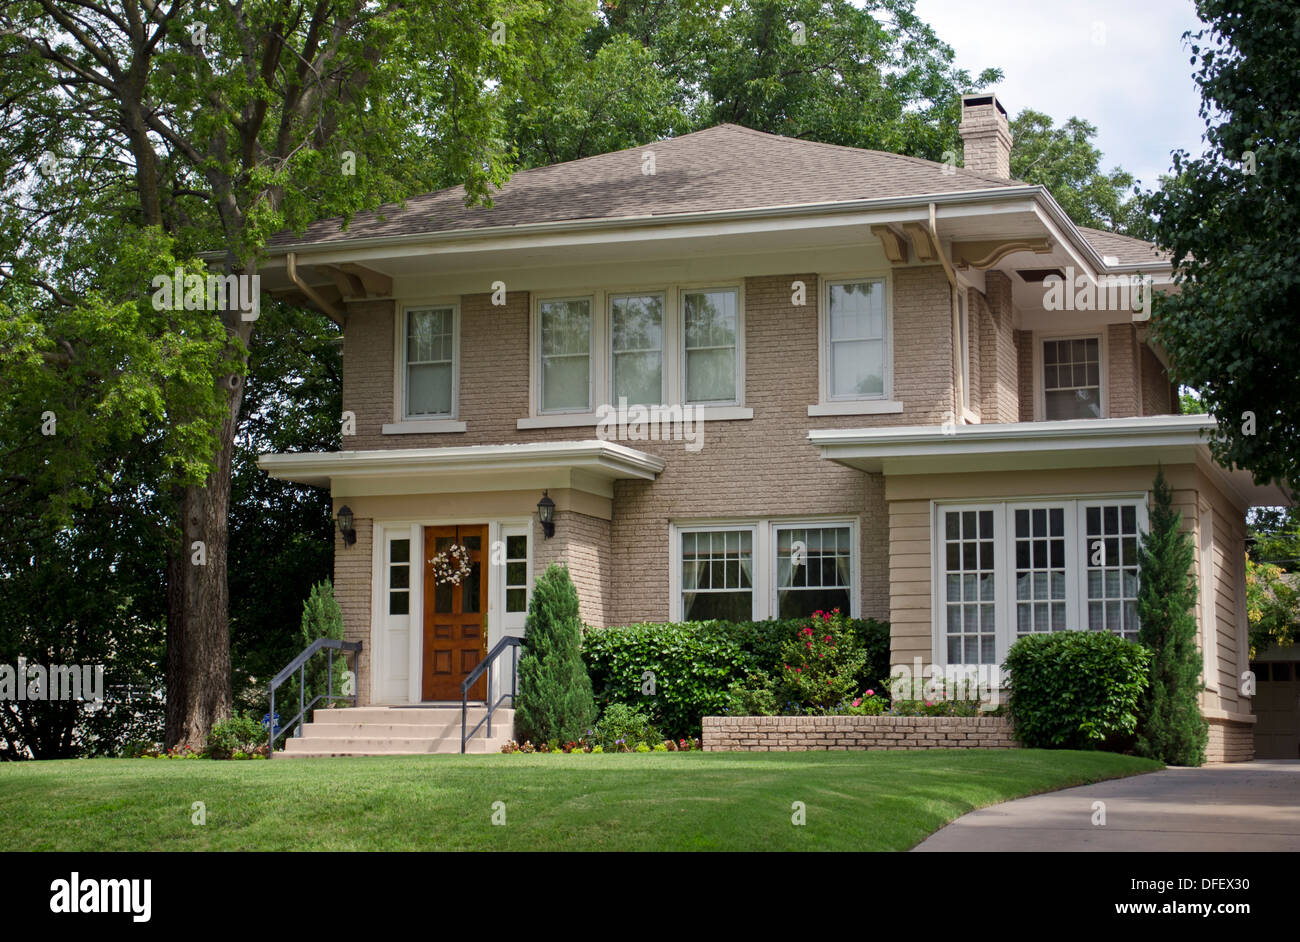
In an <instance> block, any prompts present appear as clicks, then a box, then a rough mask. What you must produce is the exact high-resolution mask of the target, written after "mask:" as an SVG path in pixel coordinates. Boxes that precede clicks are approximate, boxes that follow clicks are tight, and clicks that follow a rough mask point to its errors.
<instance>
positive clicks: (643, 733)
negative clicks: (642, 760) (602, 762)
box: [594, 703, 664, 752]
mask: <svg viewBox="0 0 1300 942" xmlns="http://www.w3.org/2000/svg"><path fill="white" fill-rule="evenodd" d="M594 738H595V741H596V742H597V743H599V745H600V747H601V750H602V751H603V752H631V751H632V750H634V749H636V748H637V747H638V746H640V745H643V744H644V745H648V746H658V745H660V744H661V743H662V742H663V738H664V737H663V735H662V734H661V733H660V732H659V730H658V729H656V728H655V725H654V723H653V722H651V720H650V716H649V715H648V714H647V713H644V712H642V711H641V710H638V709H637V708H636V707H633V706H628V705H627V704H626V703H611V704H610V705H609V706H607V707H605V712H604V713H603V714H601V717H600V722H598V723H597V724H596V729H595V733H594Z"/></svg>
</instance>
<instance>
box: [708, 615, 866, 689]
mask: <svg viewBox="0 0 1300 942" xmlns="http://www.w3.org/2000/svg"><path fill="white" fill-rule="evenodd" d="M703 624H707V625H711V626H712V627H713V630H715V631H717V632H719V633H721V634H722V635H723V636H724V637H727V638H729V639H731V640H732V641H734V642H735V643H736V644H737V645H738V646H739V647H740V650H741V654H742V655H743V656H744V657H745V660H746V664H745V671H746V673H752V672H755V671H765V672H768V673H781V672H782V667H783V665H784V661H783V660H782V655H781V647H782V645H784V644H785V642H786V641H788V640H789V639H790V638H792V637H794V636H795V635H796V634H797V633H798V632H799V630H800V629H801V628H804V627H806V626H807V625H808V619H806V618H784V619H775V618H769V619H767V620H766V621H733V622H728V621H720V622H705V623H703ZM843 624H844V628H845V630H846V631H849V632H850V633H852V634H853V635H854V636H855V637H856V639H857V641H858V643H859V645H860V646H861V647H862V649H863V650H864V651H865V652H866V659H865V661H864V662H863V664H862V667H861V668H860V669H859V670H858V673H857V676H856V678H855V681H856V689H857V690H859V691H861V690H865V689H866V688H868V687H874V688H877V689H880V690H884V689H885V688H886V687H887V683H886V681H887V680H888V678H889V673H890V665H889V622H883V621H876V620H875V619H874V618H844V619H843Z"/></svg>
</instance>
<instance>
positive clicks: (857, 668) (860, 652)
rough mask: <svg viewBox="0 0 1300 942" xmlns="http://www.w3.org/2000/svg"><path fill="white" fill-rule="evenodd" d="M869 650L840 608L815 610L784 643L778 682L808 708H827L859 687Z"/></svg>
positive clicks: (856, 690) (847, 696)
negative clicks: (863, 645)
mask: <svg viewBox="0 0 1300 942" xmlns="http://www.w3.org/2000/svg"><path fill="white" fill-rule="evenodd" d="M866 660H867V652H866V651H865V650H864V649H863V647H862V645H861V643H860V642H859V641H858V637H857V635H856V633H854V632H853V631H851V630H850V629H849V628H848V626H847V625H846V624H845V618H844V616H843V615H841V614H840V610H839V609H835V610H834V611H833V612H814V613H813V615H812V617H811V618H808V619H805V620H804V622H803V624H802V626H801V627H800V628H799V630H798V631H797V632H796V633H795V635H794V636H793V637H791V638H789V639H787V640H786V642H785V643H784V644H783V645H782V646H781V661H782V663H781V669H782V671H783V673H781V674H778V675H777V676H778V677H779V678H780V679H779V681H778V683H779V684H780V685H781V686H782V687H783V688H784V689H786V690H787V691H789V693H790V697H791V699H793V700H795V701H796V702H798V703H799V704H801V705H802V706H803V707H804V708H805V709H809V708H811V709H813V710H825V709H827V708H830V707H833V706H835V705H836V704H839V703H843V702H844V701H845V700H846V699H849V698H850V697H852V696H854V695H855V694H856V693H857V692H858V690H859V689H861V688H859V687H858V674H859V673H860V672H861V671H862V668H863V666H864V664H865V663H866Z"/></svg>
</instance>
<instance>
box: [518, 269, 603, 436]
mask: <svg viewBox="0 0 1300 942" xmlns="http://www.w3.org/2000/svg"><path fill="white" fill-rule="evenodd" d="M604 294H605V292H603V291H592V292H588V293H585V294H584V293H577V294H545V295H542V294H538V295H534V296H533V300H532V315H531V319H532V327H531V330H530V334H531V340H532V348H533V351H534V353H533V355H532V357H531V358H530V359H531V360H532V369H533V371H534V376H535V378H534V380H533V382H531V383H529V387H530V395H529V399H530V412H531V413H532V415H533V416H536V417H542V416H578V415H591V414H594V412H595V409H596V402H595V399H596V390H598V389H601V388H604V387H605V384H606V381H605V378H604V376H603V369H602V366H603V364H602V362H601V361H602V358H601V357H597V356H596V351H597V350H599V349H601V348H602V344H604V345H606V346H607V345H608V341H607V340H606V339H605V336H604V335H605V331H604V327H603V325H604V322H605V318H601V317H599V316H598V315H597V312H598V311H600V310H602V309H603V308H604V305H605V299H604ZM547 301H586V302H587V303H588V305H589V306H590V308H589V310H590V317H591V330H590V333H589V335H588V337H587V405H586V407H585V408H579V409H544V408H543V407H542V405H543V403H544V402H545V396H544V389H543V384H544V383H545V370H544V369H543V368H542V305H543V304H545V303H546V302H547Z"/></svg>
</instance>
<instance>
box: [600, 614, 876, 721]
mask: <svg viewBox="0 0 1300 942" xmlns="http://www.w3.org/2000/svg"><path fill="white" fill-rule="evenodd" d="M811 623H812V622H811V620H810V619H808V618H798V619H784V620H780V619H769V620H767V621H745V622H724V621H703V622H642V623H640V624H635V625H624V626H618V627H611V628H590V627H588V628H586V629H585V630H584V633H583V646H582V656H583V660H584V661H585V662H586V664H587V671H588V673H589V674H590V675H591V684H592V689H593V691H594V692H595V696H596V702H597V704H598V705H600V706H601V708H602V709H603V708H604V707H605V706H606V705H608V704H610V703H625V704H628V705H629V706H633V707H636V708H638V709H641V710H644V711H647V712H648V713H649V714H650V716H651V718H652V719H653V721H654V723H655V725H656V726H658V727H659V728H660V729H662V730H663V731H664V733H665V734H667V735H669V736H671V737H673V738H674V739H676V738H678V737H682V736H691V737H694V736H698V735H700V718H701V717H703V716H708V715H717V714H720V713H723V712H725V711H726V709H727V707H728V706H729V705H730V704H731V698H730V696H729V694H728V688H729V687H730V686H731V685H732V683H734V682H736V681H740V680H743V679H744V678H745V677H746V676H747V675H748V674H751V673H755V672H759V671H762V672H765V673H767V674H770V675H772V676H776V675H777V674H778V672H779V671H780V669H781V646H782V644H784V643H785V642H786V641H788V640H790V639H793V638H794V637H795V636H796V635H797V634H798V632H799V630H800V629H801V628H803V627H804V626H806V625H809V624H811ZM845 624H846V627H847V628H848V629H849V630H851V631H852V632H853V633H854V635H855V636H856V637H857V638H858V640H859V641H860V642H861V644H862V646H863V647H864V648H865V649H866V651H867V660H866V663H865V665H864V666H863V668H862V670H861V671H860V673H859V676H858V678H857V681H858V684H857V685H858V687H859V689H860V690H865V689H866V688H867V687H876V688H877V689H880V690H883V689H885V688H886V687H887V683H886V681H887V680H888V677H889V625H888V623H886V622H878V621H875V620H874V619H846V622H845ZM647 671H649V672H651V674H652V675H653V692H651V686H650V683H649V681H650V679H651V678H647V677H646V672H647ZM643 691H646V692H643Z"/></svg>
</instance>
